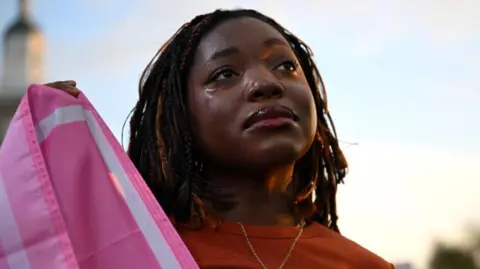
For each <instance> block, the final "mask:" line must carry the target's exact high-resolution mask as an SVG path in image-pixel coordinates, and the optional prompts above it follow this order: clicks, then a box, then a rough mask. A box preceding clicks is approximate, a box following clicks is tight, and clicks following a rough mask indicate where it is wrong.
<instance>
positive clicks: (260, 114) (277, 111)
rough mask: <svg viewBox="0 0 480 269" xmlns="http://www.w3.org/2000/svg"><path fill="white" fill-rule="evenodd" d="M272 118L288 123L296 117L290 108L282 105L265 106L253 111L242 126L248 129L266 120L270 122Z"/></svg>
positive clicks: (296, 118)
mask: <svg viewBox="0 0 480 269" xmlns="http://www.w3.org/2000/svg"><path fill="white" fill-rule="evenodd" d="M273 120H276V122H279V123H282V122H283V123H288V122H291V121H296V120H298V117H297V116H296V115H295V113H293V111H292V110H291V109H289V108H287V107H284V106H274V107H266V108H261V109H259V110H256V111H255V112H253V113H252V114H251V115H250V116H249V117H248V118H247V120H246V121H245V123H244V125H243V127H244V128H245V129H248V128H250V127H252V126H253V125H256V124H258V123H262V122H267V121H270V122H272V121H273Z"/></svg>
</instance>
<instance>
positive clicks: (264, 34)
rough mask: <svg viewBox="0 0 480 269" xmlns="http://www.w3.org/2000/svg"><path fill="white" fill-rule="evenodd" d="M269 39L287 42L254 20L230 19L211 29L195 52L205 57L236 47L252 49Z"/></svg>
mask: <svg viewBox="0 0 480 269" xmlns="http://www.w3.org/2000/svg"><path fill="white" fill-rule="evenodd" d="M269 39H277V40H278V39H279V40H283V41H284V42H285V43H286V44H288V42H287V41H286V40H285V38H284V37H283V36H282V34H281V33H280V32H279V31H277V30H276V29H275V28H273V26H271V25H269V24H267V23H265V22H263V21H261V20H259V19H255V18H249V17H243V18H235V19H230V20H227V21H225V22H222V23H221V24H219V25H218V26H216V27H215V28H213V29H212V30H211V31H210V32H209V33H208V34H207V35H206V36H205V37H204V38H203V39H202V41H201V42H200V44H199V46H198V49H197V52H200V54H202V55H204V56H207V55H209V54H211V53H212V52H214V51H218V50H221V49H225V48H229V47H236V48H239V49H245V48H253V47H255V45H257V44H262V43H263V42H265V41H266V40H269Z"/></svg>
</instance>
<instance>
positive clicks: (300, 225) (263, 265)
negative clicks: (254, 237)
mask: <svg viewBox="0 0 480 269" xmlns="http://www.w3.org/2000/svg"><path fill="white" fill-rule="evenodd" d="M237 223H238V225H240V228H241V229H242V232H243V235H244V236H245V239H246V240H247V244H248V247H249V248H250V252H252V254H253V256H254V257H255V259H256V260H257V261H258V263H259V264H260V266H261V267H262V269H268V268H267V266H266V265H265V264H264V263H263V261H262V259H260V257H259V256H258V254H257V252H256V251H255V249H254V248H253V245H252V242H250V239H249V238H248V234H247V231H245V228H244V227H243V224H241V223H240V222H237ZM298 227H300V230H299V231H298V233H297V236H296V237H295V239H294V240H293V242H292V245H291V246H290V248H289V249H288V251H287V254H286V255H285V257H284V258H283V261H282V263H281V264H280V266H278V269H282V268H283V267H284V266H285V264H286V263H287V261H288V258H290V255H291V254H292V251H293V249H294V248H295V245H296V244H297V241H298V239H300V236H302V233H303V228H304V227H305V222H304V221H301V222H300V224H299V225H298Z"/></svg>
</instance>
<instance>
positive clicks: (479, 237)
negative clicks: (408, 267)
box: [429, 229, 480, 269]
mask: <svg viewBox="0 0 480 269" xmlns="http://www.w3.org/2000/svg"><path fill="white" fill-rule="evenodd" d="M468 235H469V236H468V238H469V241H468V242H465V243H464V244H463V245H460V246H454V245H446V244H444V243H437V244H436V245H435V247H434V250H433V253H432V257H431V259H430V264H429V267H430V269H480V263H479V258H480V229H469V233H468Z"/></svg>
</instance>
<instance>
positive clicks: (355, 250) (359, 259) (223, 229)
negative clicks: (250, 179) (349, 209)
mask: <svg viewBox="0 0 480 269" xmlns="http://www.w3.org/2000/svg"><path fill="white" fill-rule="evenodd" d="M244 227H245V230H246V232H247V234H248V238H249V239H250V242H251V243H252V246H253V248H254V250H255V252H256V253H257V255H258V256H259V258H260V259H261V260H262V262H263V263H264V264H265V265H266V267H267V268H275V269H276V268H278V266H279V265H280V264H281V263H282V261H283V259H284V257H285V255H286V254H287V252H288V249H289V248H290V246H291V244H292V242H293V240H294V239H295V237H296V236H297V233H298V231H299V228H297V227H266V226H248V225H244ZM178 231H179V233H180V236H181V237H182V238H183V240H184V242H185V244H186V245H187V247H188V248H189V249H190V252H191V253H192V255H193V257H194V258H195V260H196V261H197V263H198V265H199V266H200V268H202V269H203V268H204V269H213V268H215V269H220V268H223V269H227V268H228V269H240V268H242V269H247V268H248V269H250V268H252V269H253V268H255V269H257V268H261V266H260V264H259V262H258V261H257V259H256V258H255V257H254V256H253V255H252V252H251V251H250V248H249V246H248V244H247V241H246V239H245V235H244V234H243V232H242V230H241V228H240V225H239V224H237V223H223V224H221V226H220V227H219V228H217V229H213V228H204V229H202V230H188V229H185V228H180V229H179V230H178ZM284 268H285V269H293V268H299V269H304V268H305V269H309V268H321V269H392V268H394V267H393V265H392V264H390V263H388V262H386V261H385V260H383V259H382V258H380V257H378V256H376V255H375V254H373V253H372V252H370V251H368V250H366V249H364V248H363V247H361V246H359V245H358V244H356V243H354V242H352V241H350V240H348V239H346V238H345V237H343V236H342V235H340V234H337V233H335V232H334V231H332V230H329V229H327V228H326V227H324V226H322V225H320V224H316V223H314V224H312V225H310V226H308V227H306V228H305V229H304V231H303V234H302V236H301V237H300V238H299V240H298V241H297V244H296V246H295V248H294V249H293V251H292V253H291V255H290V257H289V259H288V261H287V263H286V264H285V266H284Z"/></svg>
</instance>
